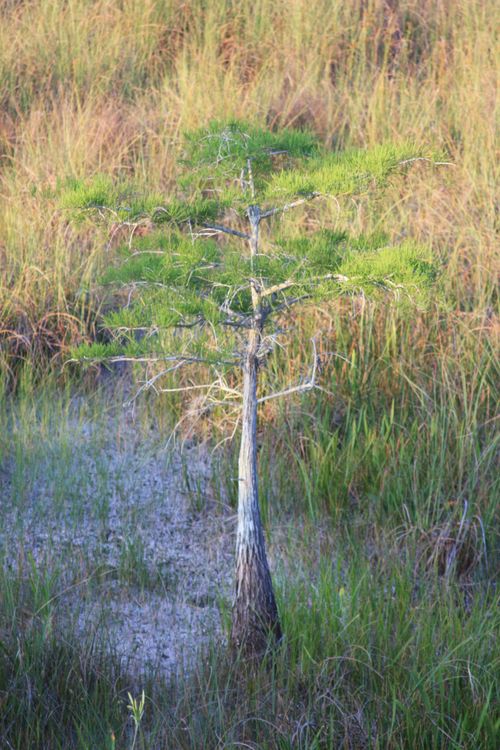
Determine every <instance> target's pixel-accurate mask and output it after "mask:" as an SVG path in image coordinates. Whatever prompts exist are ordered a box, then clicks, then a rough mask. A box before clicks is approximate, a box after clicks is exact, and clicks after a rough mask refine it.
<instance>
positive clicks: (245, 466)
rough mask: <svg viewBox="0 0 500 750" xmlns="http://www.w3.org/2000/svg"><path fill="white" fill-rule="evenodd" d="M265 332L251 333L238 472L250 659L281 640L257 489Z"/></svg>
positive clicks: (240, 590) (242, 610)
mask: <svg viewBox="0 0 500 750" xmlns="http://www.w3.org/2000/svg"><path fill="white" fill-rule="evenodd" d="M259 343H260V331H259V330H258V329H257V328H254V329H252V330H251V331H250V332H249V339H248V347H247V352H246V359H245V363H244V368H243V414H242V431H241V446H240V456H239V471H238V533H237V541H236V591H235V598H234V604H233V620H232V633H231V641H232V645H233V647H235V648H237V649H238V650H242V651H243V652H244V653H246V654H247V655H252V656H255V655H260V654H263V653H264V651H265V650H266V648H267V646H268V644H269V639H270V636H271V637H272V638H274V639H275V640H279V639H280V638H281V628H280V623H279V619H278V610H277V608H276V600H275V598H274V592H273V587H272V581H271V574H270V572H269V565H268V562H267V557H266V549H265V543H264V532H263V529H262V521H261V517H260V510H259V497H258V486H257V369H258V359H257V351H258V348H259Z"/></svg>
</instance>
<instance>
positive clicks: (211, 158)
mask: <svg viewBox="0 0 500 750" xmlns="http://www.w3.org/2000/svg"><path fill="white" fill-rule="evenodd" d="M320 150H321V147H320V144H319V142H318V140H317V138H316V137H315V136H314V135H313V134H312V133H310V132H307V131H302V130H291V129H289V128H283V129H280V130H276V131H270V130H263V129H262V128H259V127H256V126H255V125H252V124H250V123H246V122H239V121H230V122H228V123H221V122H216V121H214V122H212V123H210V124H209V126H208V127H207V128H201V129H199V130H195V131H193V132H190V133H187V134H186V135H185V153H184V159H183V163H184V165H185V167H186V168H187V175H186V177H185V178H184V184H185V185H197V186H200V185H202V184H203V183H204V182H206V181H208V182H209V183H210V184H220V185H222V184H224V183H225V181H226V180H230V181H231V180H235V179H239V178H240V175H241V170H242V169H246V167H247V162H248V160H249V159H250V160H251V162H252V172H253V177H254V180H255V183H256V186H257V187H260V186H261V185H262V184H264V183H265V181H266V180H267V179H268V176H269V173H270V172H271V171H272V169H273V168H274V167H275V165H276V164H278V165H287V166H291V165H293V164H294V163H295V161H296V160H298V159H303V158H307V157H310V156H313V155H315V154H317V153H319V152H320ZM233 197H236V196H233Z"/></svg>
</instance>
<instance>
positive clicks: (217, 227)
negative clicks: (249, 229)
mask: <svg viewBox="0 0 500 750" xmlns="http://www.w3.org/2000/svg"><path fill="white" fill-rule="evenodd" d="M203 226H204V228H205V229H209V230H211V231H212V232H216V233H219V232H223V233H224V234H231V235H233V236H234V237H240V239H242V240H249V239H250V235H249V234H246V233H245V232H239V231H238V230H237V229H230V227H225V226H223V225H222V224H203ZM198 234H199V236H203V233H202V232H199V233H198ZM204 236H207V235H206V234H205V235H204Z"/></svg>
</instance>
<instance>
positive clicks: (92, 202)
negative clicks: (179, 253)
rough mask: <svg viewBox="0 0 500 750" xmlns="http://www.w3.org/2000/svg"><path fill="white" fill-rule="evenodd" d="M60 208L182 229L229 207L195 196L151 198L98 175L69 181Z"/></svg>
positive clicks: (132, 186) (139, 191)
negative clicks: (183, 226) (189, 223)
mask: <svg viewBox="0 0 500 750" xmlns="http://www.w3.org/2000/svg"><path fill="white" fill-rule="evenodd" d="M59 204H60V206H61V208H64V209H71V210H72V211H75V210H77V211H80V212H84V213H88V212H93V213H95V212H96V211H100V212H101V213H103V214H104V217H105V218H106V217H108V218H110V219H112V220H114V221H138V220H140V219H145V218H147V219H149V220H150V221H152V222H153V223H155V224H173V225H176V224H177V225H179V224H183V223H185V222H188V221H192V222H193V223H202V222H204V221H208V220H213V219H215V218H216V217H217V216H218V215H219V213H220V212H221V210H224V208H225V207H227V200H226V201H225V202H224V201H220V200H214V199H211V198H205V197H203V196H200V195H193V196H192V198H191V200H189V201H188V200H183V199H182V198H177V197H174V198H172V199H170V200H168V201H165V199H164V197H163V196H161V195H156V194H148V193H146V192H144V191H141V190H139V189H138V188H137V186H135V185H132V184H129V183H126V182H118V183H116V184H115V183H114V182H113V180H112V179H111V177H109V176H108V175H101V174H99V175H96V176H95V177H94V178H92V179H89V180H76V179H72V180H68V181H67V182H66V183H65V184H64V185H63V187H62V188H61V190H60V196H59Z"/></svg>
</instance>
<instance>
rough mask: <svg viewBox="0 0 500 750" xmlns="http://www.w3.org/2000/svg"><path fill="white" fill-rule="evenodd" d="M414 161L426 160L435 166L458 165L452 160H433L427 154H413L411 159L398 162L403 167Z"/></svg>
mask: <svg viewBox="0 0 500 750" xmlns="http://www.w3.org/2000/svg"><path fill="white" fill-rule="evenodd" d="M414 161H426V162H428V163H429V164H432V165H434V166H435V167H442V166H446V167H456V166H457V165H456V164H454V163H453V162H452V161H433V160H432V159H427V158H426V157H425V156H413V157H412V158H411V159H404V160H403V161H400V162H398V167H402V166H403V165H404V164H412V163H413V162H414Z"/></svg>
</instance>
